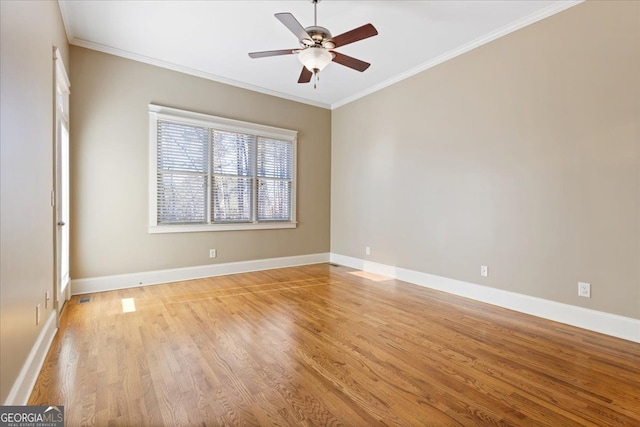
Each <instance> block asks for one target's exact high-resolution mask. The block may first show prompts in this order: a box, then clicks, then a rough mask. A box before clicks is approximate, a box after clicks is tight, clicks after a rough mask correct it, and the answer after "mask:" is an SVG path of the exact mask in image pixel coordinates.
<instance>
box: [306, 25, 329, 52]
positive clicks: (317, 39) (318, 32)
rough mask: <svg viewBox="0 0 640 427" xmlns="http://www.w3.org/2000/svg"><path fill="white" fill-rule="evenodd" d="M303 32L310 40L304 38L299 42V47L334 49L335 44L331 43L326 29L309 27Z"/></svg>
mask: <svg viewBox="0 0 640 427" xmlns="http://www.w3.org/2000/svg"><path fill="white" fill-rule="evenodd" d="M304 30H305V31H306V32H307V33H308V34H309V36H310V37H311V39H308V38H304V39H302V40H300V45H301V46H302V47H309V46H318V47H320V46H321V47H324V48H325V49H333V48H334V47H336V45H335V43H333V42H332V41H331V37H332V36H331V32H330V31H329V30H327V29H326V28H324V27H320V26H317V25H312V26H311V27H307V28H305V29H304Z"/></svg>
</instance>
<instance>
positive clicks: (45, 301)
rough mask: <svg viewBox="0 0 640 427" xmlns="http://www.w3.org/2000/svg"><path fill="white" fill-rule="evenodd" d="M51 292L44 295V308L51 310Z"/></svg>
mask: <svg viewBox="0 0 640 427" xmlns="http://www.w3.org/2000/svg"><path fill="white" fill-rule="evenodd" d="M50 299H51V298H49V291H47V292H45V293H44V308H49V300H50Z"/></svg>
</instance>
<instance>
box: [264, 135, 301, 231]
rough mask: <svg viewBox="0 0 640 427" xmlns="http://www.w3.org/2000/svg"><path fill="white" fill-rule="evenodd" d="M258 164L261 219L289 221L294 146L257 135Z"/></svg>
mask: <svg viewBox="0 0 640 427" xmlns="http://www.w3.org/2000/svg"><path fill="white" fill-rule="evenodd" d="M257 167H258V171H257V177H258V220H259V221H287V220H288V216H289V212H291V184H292V181H293V147H292V145H291V144H290V143H288V142H287V141H278V140H273V139H265V138H258V153H257Z"/></svg>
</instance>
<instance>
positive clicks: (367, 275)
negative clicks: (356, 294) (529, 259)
mask: <svg viewBox="0 0 640 427" xmlns="http://www.w3.org/2000/svg"><path fill="white" fill-rule="evenodd" d="M349 274H353V275H354V276H358V277H362V278H363V279H369V280H373V281H374V282H384V281H385V280H393V279H392V278H391V277H387V276H380V275H379V274H373V273H368V272H366V271H352V272H350V273H349Z"/></svg>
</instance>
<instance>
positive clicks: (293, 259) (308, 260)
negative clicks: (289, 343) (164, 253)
mask: <svg viewBox="0 0 640 427" xmlns="http://www.w3.org/2000/svg"><path fill="white" fill-rule="evenodd" d="M323 262H329V254H328V253H319V254H311V255H297V256H290V257H282V258H269V259H259V260H252V261H240V262H228V263H224V264H211V265H199V266H195V267H185V268H174V269H170V270H157V271H145V272H141V273H131V274H119V275H114V276H102V277H91V278H87V279H73V280H71V293H72V294H73V295H78V294H88V293H93V292H104V291H112V290H116V289H125V288H135V287H138V286H147V285H158V284H161V283H170V282H180V281H183V280H192V279H201V278H203V277H213V276H225V275H228V274H237V273H248V272H251V271H260V270H271V269H274V268H284V267H295V266H298V265H309V264H319V263H323Z"/></svg>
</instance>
